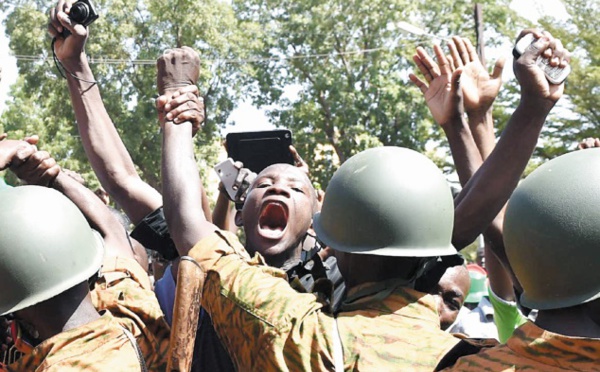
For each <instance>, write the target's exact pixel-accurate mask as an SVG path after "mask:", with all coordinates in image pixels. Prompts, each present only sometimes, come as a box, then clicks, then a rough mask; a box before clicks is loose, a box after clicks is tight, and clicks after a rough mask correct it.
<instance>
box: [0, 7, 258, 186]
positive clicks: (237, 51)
mask: <svg viewBox="0 0 600 372" xmlns="http://www.w3.org/2000/svg"><path fill="white" fill-rule="evenodd" d="M94 3H95V5H96V8H97V11H98V12H99V13H100V18H99V19H98V20H97V21H96V22H95V23H94V24H92V25H91V26H90V27H89V31H90V37H89V40H88V42H87V45H86V52H87V54H88V56H89V57H90V62H91V66H92V69H93V71H94V74H95V76H96V80H97V81H98V84H99V86H100V89H101V93H102V96H103V101H104V104H105V106H106V108H107V110H108V112H109V114H110V116H111V118H112V119H113V122H114V123H115V126H116V127H117V129H118V131H119V133H120V134H121V137H122V139H123V141H124V142H125V145H126V146H127V148H128V149H129V152H130V153H131V155H132V158H133V160H134V162H135V163H136V165H137V166H138V167H139V171H140V174H141V176H142V178H143V179H145V180H146V181H147V182H148V183H150V184H151V185H152V186H154V187H155V188H157V189H159V190H160V151H161V136H160V134H159V127H158V125H157V124H158V122H157V115H156V110H155V109H154V96H155V94H156V83H155V81H156V67H155V64H154V62H153V61H155V60H156V58H157V57H158V56H159V55H160V53H162V51H163V50H165V49H167V48H174V47H178V46H183V45H187V46H191V47H193V48H195V49H196V50H198V51H199V52H200V55H201V58H202V59H203V66H202V71H201V77H200V81H199V86H200V91H201V92H202V94H204V95H205V96H204V99H205V103H206V105H207V114H208V117H207V120H206V124H205V127H204V132H203V133H202V134H201V135H199V136H198V139H197V140H196V145H197V150H198V157H199V159H200V160H199V163H200V164H201V165H202V166H203V167H204V169H203V170H202V171H203V172H207V170H208V169H211V168H212V166H214V164H215V163H216V155H217V153H218V149H219V148H220V143H219V141H218V140H217V139H216V138H215V134H216V133H218V130H219V128H220V127H222V126H224V125H225V121H226V118H227V117H228V116H229V113H230V112H231V111H232V110H233V108H234V106H235V102H237V101H238V99H239V97H241V94H242V92H243V88H244V87H245V86H246V85H247V83H246V82H247V80H245V78H244V76H245V75H244V72H243V71H244V69H245V67H244V68H240V65H236V64H225V63H222V61H223V60H226V59H239V58H246V57H248V56H249V51H250V49H251V48H258V43H259V41H257V40H258V39H259V38H257V37H255V35H254V34H255V33H257V32H258V31H259V28H258V27H256V26H255V25H253V24H252V23H249V22H243V23H240V22H238V21H237V19H236V18H235V14H234V12H233V9H232V7H231V5H229V4H227V3H226V2H223V1H219V0H208V1H201V2H199V1H192V0H178V1H171V2H165V1H158V0H140V1H126V0H96V1H95V2H94ZM52 5H55V4H52ZM48 7H49V3H48V2H47V1H36V2H31V1H28V2H24V1H23V2H21V1H16V2H12V6H8V5H6V6H4V5H3V9H5V10H8V11H9V13H8V16H7V18H6V20H5V24H6V31H7V34H8V36H9V37H10V47H11V49H12V50H13V52H14V54H16V55H27V56H40V57H41V59H39V60H35V61H25V60H19V61H18V67H19V72H20V74H21V79H20V81H19V83H17V84H16V85H15V86H14V87H13V89H12V92H11V96H12V98H13V102H12V103H10V104H9V105H8V108H7V110H6V111H5V112H4V113H3V115H2V117H1V118H0V128H3V129H4V130H5V131H7V132H9V133H10V134H11V137H13V138H17V137H19V136H23V135H25V134H34V133H35V134H39V135H40V139H41V143H40V148H42V149H45V150H48V151H49V152H50V153H51V154H52V155H53V156H55V157H56V159H57V161H58V162H59V163H60V164H61V165H62V166H64V167H68V168H71V169H72V170H75V171H78V172H81V173H82V174H83V175H84V177H85V178H86V180H88V182H91V183H92V185H94V184H97V181H96V180H95V177H94V176H93V172H92V171H91V167H90V166H89V164H88V161H87V158H86V156H85V154H84V152H83V149H82V147H81V145H80V143H79V139H78V134H77V129H76V126H75V125H74V124H75V122H74V115H73V110H72V107H71V103H70V99H69V96H68V90H67V86H66V82H65V81H64V80H63V79H62V78H61V77H60V76H59V75H58V73H57V71H56V69H55V67H54V63H53V62H52V59H51V56H52V53H51V50H50V38H49V36H48V35H47V32H46V25H47V23H48V15H47V14H48ZM134 61H139V62H134ZM148 62H149V63H148Z"/></svg>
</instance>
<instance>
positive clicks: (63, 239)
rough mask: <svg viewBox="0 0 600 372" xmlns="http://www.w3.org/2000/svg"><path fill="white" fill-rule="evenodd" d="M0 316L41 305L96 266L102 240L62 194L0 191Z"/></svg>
mask: <svg viewBox="0 0 600 372" xmlns="http://www.w3.org/2000/svg"><path fill="white" fill-rule="evenodd" d="M0 206H2V207H1V208H0V315H4V314H7V313H11V312H15V311H18V310H21V309H25V308H27V307H29V306H32V305H35V304H37V303H39V302H42V301H46V300H48V299H50V298H52V297H54V296H56V295H58V294H60V293H62V292H64V291H66V290H67V289H69V288H72V287H74V286H75V285H77V284H79V283H82V282H84V281H86V280H87V279H88V278H90V277H91V276H92V275H94V273H95V272H96V271H98V269H99V268H100V265H101V263H102V262H101V261H102V256H103V252H104V248H103V244H102V239H101V238H100V236H99V235H98V234H96V233H94V232H93V231H92V229H91V228H90V226H89V225H88V223H87V221H86V219H85V217H84V216H83V214H82V213H81V212H80V211H79V209H78V208H77V207H76V206H75V205H74V204H73V203H72V202H71V201H70V200H69V199H67V198H66V197H65V196H64V195H62V194H61V193H59V192H57V191H55V190H52V189H48V188H45V187H40V186H22V187H15V188H11V189H3V190H1V191H0Z"/></svg>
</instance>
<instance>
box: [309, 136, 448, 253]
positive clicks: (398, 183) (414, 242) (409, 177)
mask: <svg viewBox="0 0 600 372" xmlns="http://www.w3.org/2000/svg"><path fill="white" fill-rule="evenodd" d="M453 222H454V204H453V201H452V194H451V192H450V188H449V187H448V184H447V182H446V179H445V178H444V176H443V174H442V172H441V171H440V170H439V169H438V168H437V167H436V166H435V164H433V162H432V161H431V160H429V159H428V158H427V157H426V156H424V155H422V154H420V153H418V152H416V151H413V150H409V149H405V148H400V147H378V148H373V149H369V150H366V151H363V152H361V153H359V154H357V155H355V156H353V157H351V158H350V159H348V160H347V161H346V162H345V163H344V164H342V166H341V167H340V168H339V169H338V170H337V171H336V172H335V174H334V175H333V178H332V179H331V181H330V182H329V186H328V187H327V192H326V194H325V199H324V201H323V207H322V209H321V212H320V213H317V214H316V215H315V217H314V221H313V225H314V229H315V231H316V233H317V236H318V237H319V239H320V240H321V241H323V242H324V243H325V244H327V245H328V246H330V247H331V248H333V249H335V250H338V251H343V252H349V253H357V254H372V255H381V256H398V257H434V256H444V255H451V254H456V250H455V249H454V248H453V247H452V244H451V243H450V240H451V236H452V227H453Z"/></svg>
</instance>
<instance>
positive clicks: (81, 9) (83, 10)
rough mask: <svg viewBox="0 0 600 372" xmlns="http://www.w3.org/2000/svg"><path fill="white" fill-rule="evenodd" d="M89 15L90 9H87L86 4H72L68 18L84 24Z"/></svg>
mask: <svg viewBox="0 0 600 372" xmlns="http://www.w3.org/2000/svg"><path fill="white" fill-rule="evenodd" d="M89 14H90V9H89V8H88V6H87V4H86V3H82V2H76V3H75V4H73V7H72V8H71V12H70V13H69V18H71V19H72V20H73V21H75V22H77V23H84V21H85V20H86V19H87V17H88V15H89Z"/></svg>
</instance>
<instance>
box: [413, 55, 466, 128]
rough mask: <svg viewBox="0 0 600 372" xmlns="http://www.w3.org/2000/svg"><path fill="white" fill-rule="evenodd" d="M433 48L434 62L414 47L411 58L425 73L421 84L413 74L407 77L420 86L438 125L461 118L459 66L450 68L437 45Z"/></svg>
mask: <svg viewBox="0 0 600 372" xmlns="http://www.w3.org/2000/svg"><path fill="white" fill-rule="evenodd" d="M433 50H434V52H435V55H436V59H437V61H438V63H435V62H434V60H433V59H432V58H431V57H430V56H429V54H427V52H426V51H425V49H423V48H421V47H418V48H417V53H416V54H415V55H414V56H413V61H414V62H415V64H416V65H417V67H418V68H419V70H420V71H421V73H422V74H423V76H425V80H426V81H427V83H425V82H424V81H423V80H421V79H420V78H418V77H417V76H416V75H415V74H410V75H409V78H410V80H411V81H412V82H413V83H414V84H415V85H416V86H417V87H419V89H421V92H422V93H423V96H424V97H425V101H426V102H427V106H428V107H429V110H430V111H431V115H432V116H433V119H434V120H435V121H436V122H437V123H438V124H439V125H441V126H442V127H444V126H446V125H448V124H449V123H450V122H451V121H453V120H456V119H461V118H462V115H463V112H464V109H463V103H462V95H461V92H460V89H459V88H460V77H461V74H462V72H463V69H462V67H459V68H457V69H456V70H455V71H454V72H452V71H451V66H450V63H449V62H448V60H447V59H446V56H445V55H444V53H443V52H442V49H441V48H440V47H439V45H434V46H433Z"/></svg>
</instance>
